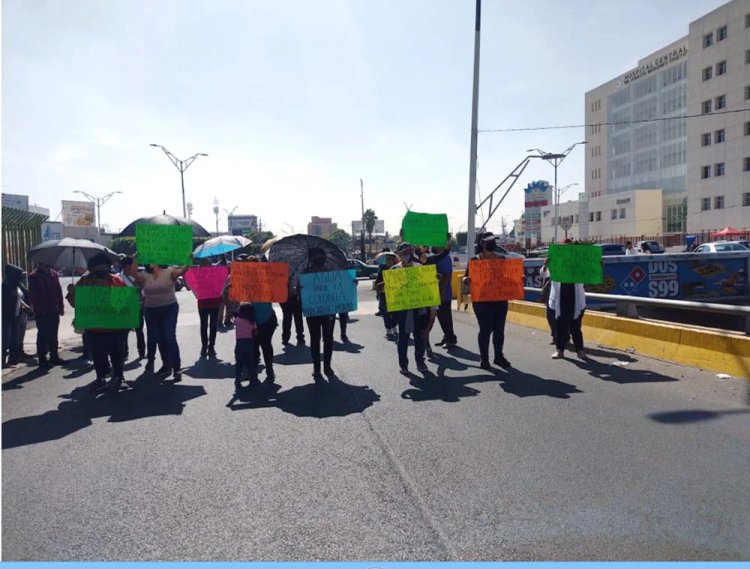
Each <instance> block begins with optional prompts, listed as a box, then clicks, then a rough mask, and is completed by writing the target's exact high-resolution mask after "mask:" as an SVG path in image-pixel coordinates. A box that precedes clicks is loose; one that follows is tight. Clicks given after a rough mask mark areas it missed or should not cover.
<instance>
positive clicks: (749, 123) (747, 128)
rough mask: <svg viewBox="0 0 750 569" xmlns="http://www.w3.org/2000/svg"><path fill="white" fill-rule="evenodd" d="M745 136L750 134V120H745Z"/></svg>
mask: <svg viewBox="0 0 750 569" xmlns="http://www.w3.org/2000/svg"><path fill="white" fill-rule="evenodd" d="M745 136H750V121H747V122H745Z"/></svg>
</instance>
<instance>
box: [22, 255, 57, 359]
mask: <svg viewBox="0 0 750 569" xmlns="http://www.w3.org/2000/svg"><path fill="white" fill-rule="evenodd" d="M29 297H30V299H31V306H32V308H33V309H34V315H35V319H36V328H37V334H36V352H37V355H38V357H39V367H40V368H42V369H49V367H50V365H62V364H63V363H64V362H63V360H62V359H60V356H59V355H58V354H57V349H58V346H57V331H58V329H59V328H60V316H62V315H63V314H65V306H64V305H63V294H62V287H61V286H60V279H59V278H58V276H57V272H56V271H53V270H52V267H50V266H49V265H47V264H45V263H39V266H38V268H37V269H36V270H35V271H33V272H32V273H31V274H30V275H29ZM47 354H49V360H47Z"/></svg>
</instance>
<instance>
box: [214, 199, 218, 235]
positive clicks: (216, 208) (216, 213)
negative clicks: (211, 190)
mask: <svg viewBox="0 0 750 569" xmlns="http://www.w3.org/2000/svg"><path fill="white" fill-rule="evenodd" d="M214 216H216V237H218V236H219V198H214Z"/></svg>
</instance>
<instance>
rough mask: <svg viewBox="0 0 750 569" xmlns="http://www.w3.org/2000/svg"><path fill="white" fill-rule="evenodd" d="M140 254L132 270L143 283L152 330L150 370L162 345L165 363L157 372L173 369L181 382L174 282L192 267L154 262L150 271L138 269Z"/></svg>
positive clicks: (148, 327) (148, 324)
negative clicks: (157, 349) (171, 265)
mask: <svg viewBox="0 0 750 569" xmlns="http://www.w3.org/2000/svg"><path fill="white" fill-rule="evenodd" d="M137 255H138V254H137V253H136V255H134V256H133V257H134V262H133V264H132V265H130V269H129V274H130V276H131V277H133V278H134V279H135V280H136V281H137V282H138V284H140V285H141V286H142V287H143V299H144V301H143V304H144V317H145V319H146V330H147V332H148V348H147V357H148V362H147V363H146V370H147V371H150V372H153V371H154V359H155V355H156V354H155V352H156V350H155V346H158V347H159V353H160V354H161V358H162V366H161V368H160V369H159V371H157V372H156V375H157V376H159V377H167V376H169V374H170V373H172V374H173V375H172V382H173V383H178V382H180V381H182V371H181V369H180V367H181V362H180V346H179V344H178V343H177V317H178V316H179V313H180V305H179V304H177V296H175V291H174V283H175V281H176V280H177V277H179V276H180V275H182V274H183V273H185V271H187V270H188V268H189V267H187V266H184V267H169V266H166V265H151V272H150V273H149V272H147V271H138V270H137V269H136V265H137V263H136V262H135V258H136V256H137Z"/></svg>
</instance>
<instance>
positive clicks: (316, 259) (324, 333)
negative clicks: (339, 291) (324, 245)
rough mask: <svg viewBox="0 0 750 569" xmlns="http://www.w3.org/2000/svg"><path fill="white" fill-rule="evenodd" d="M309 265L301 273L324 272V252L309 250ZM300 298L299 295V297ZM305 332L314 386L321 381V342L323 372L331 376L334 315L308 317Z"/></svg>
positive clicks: (318, 249) (314, 249) (321, 250)
mask: <svg viewBox="0 0 750 569" xmlns="http://www.w3.org/2000/svg"><path fill="white" fill-rule="evenodd" d="M309 259H310V261H309V264H308V266H307V268H306V269H305V270H304V271H302V272H303V273H321V272H323V271H325V270H326V269H325V264H326V252H325V251H324V250H323V249H320V248H319V247H313V248H312V249H310V255H309ZM300 298H301V295H300ZM306 320H307V330H308V331H309V332H310V352H311V354H312V360H313V379H314V380H315V383H316V384H319V383H320V382H322V381H323V376H322V375H321V373H320V341H321V339H322V340H323V371H324V372H325V374H326V376H328V377H329V378H330V377H331V376H332V375H333V369H332V368H331V359H332V358H333V327H334V324H335V322H336V315H335V314H327V315H325V316H308V317H307V318H306Z"/></svg>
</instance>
